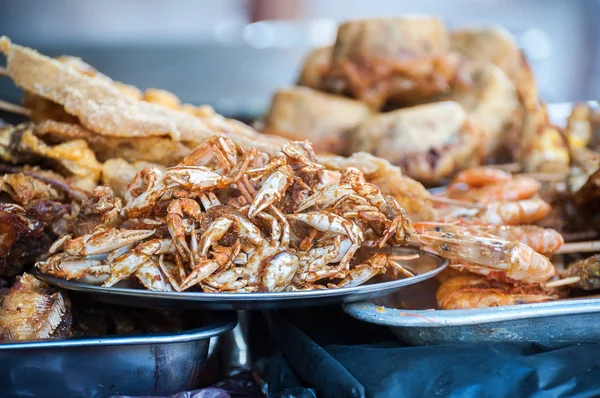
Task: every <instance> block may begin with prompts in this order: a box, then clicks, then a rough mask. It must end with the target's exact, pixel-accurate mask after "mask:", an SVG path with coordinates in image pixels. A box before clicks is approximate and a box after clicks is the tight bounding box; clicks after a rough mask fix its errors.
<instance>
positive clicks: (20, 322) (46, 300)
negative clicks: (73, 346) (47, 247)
mask: <svg viewBox="0 0 600 398" xmlns="http://www.w3.org/2000/svg"><path fill="white" fill-rule="evenodd" d="M70 324H71V302H70V301H69V299H68V297H67V296H65V295H64V294H63V293H61V292H60V291H57V290H56V289H53V288H51V287H50V286H49V285H48V284H47V283H45V282H42V281H40V280H39V279H36V278H35V277H34V276H32V275H29V274H23V276H21V277H20V278H19V279H18V280H17V282H16V283H15V284H14V285H13V286H12V287H11V288H10V289H9V290H8V293H7V294H6V295H5V296H4V297H3V298H2V304H1V306H0V341H11V340H36V339H47V338H50V337H64V336H65V333H64V331H66V330H68V329H69V328H70ZM67 335H68V333H67Z"/></svg>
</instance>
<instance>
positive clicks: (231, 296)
mask: <svg viewBox="0 0 600 398" xmlns="http://www.w3.org/2000/svg"><path fill="white" fill-rule="evenodd" d="M394 253H397V254H399V255H409V254H415V253H418V254H419V255H420V257H419V259H417V260H403V262H402V264H403V265H405V266H406V267H407V268H409V269H411V270H412V271H414V273H415V274H416V275H415V276H414V277H411V278H404V279H398V280H392V281H387V282H375V283H370V284H365V285H361V286H356V287H349V288H340V289H324V290H308V291H300V292H281V293H202V292H184V293H178V292H155V291H149V290H140V289H126V288H115V287H110V288H108V287H102V286H94V285H86V284H83V283H78V282H74V281H66V280H64V279H59V278H55V277H52V276H49V275H45V274H43V273H41V272H40V271H39V270H37V269H36V270H35V271H34V272H33V273H34V274H35V275H36V276H37V277H38V278H40V279H42V280H44V281H46V282H48V283H50V284H52V285H55V286H59V287H62V288H64V289H67V290H75V291H79V292H84V293H88V294H92V295H93V296H94V298H95V299H96V300H98V301H102V302H106V303H110V304H119V305H128V306H136V307H163V308H168V307H176V308H180V309H181V308H189V309H199V308H202V309H209V310H263V309H283V308H301V307H311V306H321V305H330V304H340V303H350V302H355V301H362V300H368V299H372V298H375V297H379V296H383V295H386V294H390V293H392V292H395V291H397V290H399V289H402V288H404V287H406V286H409V285H412V284H415V283H419V282H422V281H424V280H426V279H429V278H432V277H433V276H435V275H437V274H438V273H440V272H442V271H443V270H444V269H445V268H446V265H447V261H446V260H444V259H442V258H441V257H439V256H437V255H434V254H431V253H426V252H423V251H421V250H418V249H415V248H411V247H401V248H396V249H394Z"/></svg>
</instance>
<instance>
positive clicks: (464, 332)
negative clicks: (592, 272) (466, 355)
mask: <svg viewBox="0 0 600 398" xmlns="http://www.w3.org/2000/svg"><path fill="white" fill-rule="evenodd" d="M436 284H437V282H436V281H434V280H431V281H427V282H426V283H424V284H421V285H418V286H411V288H407V289H405V290H403V291H401V292H398V294H393V295H389V296H386V297H382V298H380V299H378V300H374V301H371V302H361V303H352V304H349V305H345V306H344V310H345V311H346V313H347V314H349V315H350V316H352V317H354V318H357V319H360V320H362V321H365V322H369V323H374V324H377V325H385V326H389V327H390V328H391V330H392V332H394V334H395V335H396V336H397V337H398V338H399V339H400V340H402V341H404V342H405V343H407V344H411V345H434V344H446V343H480V342H535V343H539V344H543V345H546V346H561V345H567V344H574V343H586V342H600V298H588V299H586V298H579V299H567V300H559V301H552V302H547V303H537V304H523V305H514V306H506V307H494V308H479V309H469V310H433V309H431V308H435V298H434V296H435V294H434V292H435V290H434V289H435V287H436ZM407 308H410V309H407Z"/></svg>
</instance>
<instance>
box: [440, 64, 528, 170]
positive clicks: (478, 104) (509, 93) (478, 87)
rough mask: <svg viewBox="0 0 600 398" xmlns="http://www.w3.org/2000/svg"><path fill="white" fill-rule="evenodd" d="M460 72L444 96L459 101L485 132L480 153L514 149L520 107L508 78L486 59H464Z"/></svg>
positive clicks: (515, 146)
mask: <svg viewBox="0 0 600 398" xmlns="http://www.w3.org/2000/svg"><path fill="white" fill-rule="evenodd" d="M462 76H463V83H462V84H459V85H456V87H455V88H454V90H452V94H450V95H449V96H448V97H447V99H449V100H452V101H456V102H458V103H459V104H461V105H462V106H463V108H464V109H465V111H466V112H467V114H468V115H469V117H470V118H471V120H472V121H473V123H474V124H475V126H477V128H478V129H479V130H480V131H481V132H482V133H483V135H484V136H485V145H484V152H483V153H484V156H486V157H488V158H489V156H490V155H501V154H500V152H502V151H504V152H506V151H508V152H509V153H515V152H516V149H517V147H518V142H517V137H518V135H519V132H520V131H521V129H522V127H523V126H522V123H523V121H522V120H523V108H522V106H521V103H520V102H519V97H518V94H517V91H516V90H515V88H514V86H513V84H512V82H511V81H510V80H509V79H508V78H507V77H506V75H505V74H504V73H503V72H502V70H501V69H500V68H499V67H497V66H496V65H494V64H492V63H490V62H468V63H465V64H464V65H463V68H462ZM502 160H504V159H502Z"/></svg>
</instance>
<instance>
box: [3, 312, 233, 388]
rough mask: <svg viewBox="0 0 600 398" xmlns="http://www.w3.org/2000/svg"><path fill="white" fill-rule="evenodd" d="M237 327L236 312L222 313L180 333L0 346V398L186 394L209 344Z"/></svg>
mask: <svg viewBox="0 0 600 398" xmlns="http://www.w3.org/2000/svg"><path fill="white" fill-rule="evenodd" d="M236 324H237V317H236V314H235V313H233V312H223V313H218V314H211V320H210V321H209V322H208V323H207V324H206V325H205V326H203V327H200V328H197V329H192V330H187V331H183V332H176V333H169V334H147V335H135V336H107V337H87V338H75V339H66V340H41V341H29V342H15V343H7V344H0V362H1V363H2V364H3V366H0V391H1V392H0V396H2V397H46V398H58V397H60V398H62V397H109V396H112V395H116V394H118V395H121V394H125V395H135V396H138V395H152V396H154V395H161V396H164V395H171V394H174V393H177V392H180V391H184V390H190V389H193V388H195V387H197V385H198V383H199V381H200V377H201V375H202V368H203V366H204V364H205V363H206V360H207V356H208V348H209V341H210V339H211V338H212V337H215V336H218V335H220V334H222V333H225V332H227V331H229V330H231V329H233V327H235V325H236Z"/></svg>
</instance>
